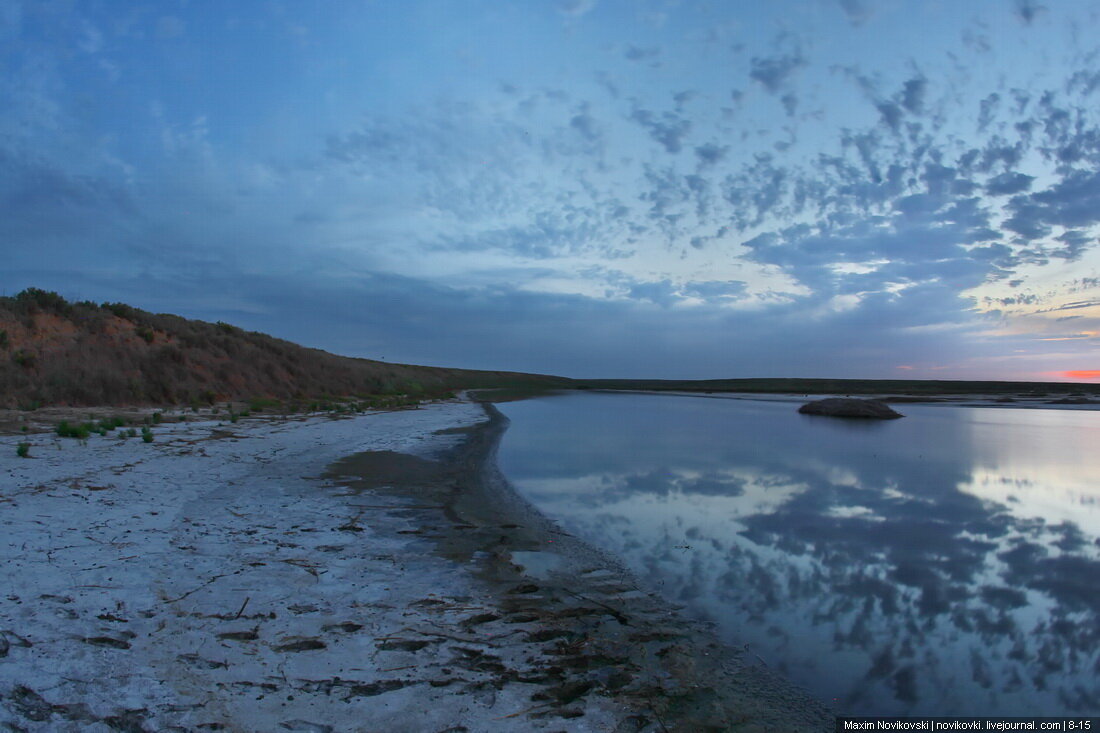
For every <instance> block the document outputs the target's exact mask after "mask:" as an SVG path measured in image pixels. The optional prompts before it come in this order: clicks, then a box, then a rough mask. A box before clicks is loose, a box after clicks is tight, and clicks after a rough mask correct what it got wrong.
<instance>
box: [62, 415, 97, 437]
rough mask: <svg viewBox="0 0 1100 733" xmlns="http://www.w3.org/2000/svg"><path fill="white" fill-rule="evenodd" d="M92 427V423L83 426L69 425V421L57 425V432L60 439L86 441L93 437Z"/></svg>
mask: <svg viewBox="0 0 1100 733" xmlns="http://www.w3.org/2000/svg"><path fill="white" fill-rule="evenodd" d="M91 429H92V425H91V424H90V423H84V424H81V425H69V424H68V420H62V422H61V423H59V424H58V425H57V427H56V428H55V431H56V433H57V436H58V437H61V438H76V439H78V440H85V439H87V438H88V436H89V435H91Z"/></svg>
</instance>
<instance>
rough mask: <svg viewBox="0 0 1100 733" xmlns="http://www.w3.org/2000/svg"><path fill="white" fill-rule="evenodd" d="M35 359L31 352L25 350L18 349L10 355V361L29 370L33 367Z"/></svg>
mask: <svg viewBox="0 0 1100 733" xmlns="http://www.w3.org/2000/svg"><path fill="white" fill-rule="evenodd" d="M36 359H37V357H36V356H35V353H34V352H33V351H28V350H27V349H19V350H18V351H16V352H15V353H14V354H12V355H11V360H12V361H14V362H15V363H16V364H18V365H19V366H21V367H24V368H30V367H32V366H34V362H35V360H36Z"/></svg>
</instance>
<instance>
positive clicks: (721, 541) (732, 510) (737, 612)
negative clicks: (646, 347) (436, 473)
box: [501, 395, 1100, 715]
mask: <svg viewBox="0 0 1100 733" xmlns="http://www.w3.org/2000/svg"><path fill="white" fill-rule="evenodd" d="M505 412H506V413H507V414H508V415H509V416H510V417H512V419H513V425H512V427H511V428H510V429H509V432H508V433H507V434H506V436H505V439H504V444H503V446H502V450H501V463H502V467H503V469H504V471H505V473H506V474H507V475H508V476H509V477H510V478H511V479H512V480H513V482H514V483H515V484H516V485H517V486H518V487H519V489H520V491H521V492H522V493H524V494H525V495H526V496H528V497H529V498H530V499H531V500H532V501H533V502H534V503H535V504H536V505H537V506H539V507H540V508H541V509H543V510H544V511H545V512H547V513H548V514H549V515H550V516H553V517H555V518H557V519H558V520H559V521H561V522H562V523H563V524H564V525H565V526H566V527H567V528H568V529H570V530H571V531H573V532H575V533H577V534H579V535H580V536H582V537H585V538H587V539H589V540H591V541H593V542H595V543H597V544H599V545H602V546H604V547H606V548H608V549H610V550H612V551H614V552H617V553H619V554H620V556H622V557H623V558H624V559H625V560H626V561H627V562H628V563H629V564H630V565H631V567H633V568H634V569H635V570H636V571H637V572H638V573H639V576H640V577H642V578H645V579H649V580H650V581H651V582H653V583H654V584H655V585H657V586H659V588H660V590H662V592H664V593H665V594H666V595H667V596H668V597H670V598H672V599H674V600H676V601H679V602H682V603H684V604H685V605H687V606H688V608H689V609H690V611H691V612H692V613H694V614H695V615H698V616H700V617H703V618H706V619H709V620H712V621H714V622H716V623H717V624H718V627H719V629H720V631H721V633H723V634H724V635H725V636H726V638H727V639H729V640H730V641H732V642H735V643H737V644H744V643H746V642H747V643H748V644H749V648H750V649H751V650H752V651H754V652H756V653H757V654H759V655H760V657H761V658H763V659H764V660H766V662H767V663H768V664H769V665H772V666H775V667H778V668H780V669H782V670H783V671H784V672H785V673H787V674H788V675H789V676H791V677H792V678H793V679H795V680H796V681H798V682H800V683H802V684H804V685H806V686H808V687H809V688H811V689H812V690H813V691H814V692H815V693H816V694H818V695H819V696H821V697H823V698H826V699H827V700H832V699H835V701H836V704H837V705H838V707H839V708H840V709H842V710H846V711H851V712H854V713H865V714H874V713H878V714H899V713H906V712H910V713H921V714H931V713H940V714H973V715H978V714H1000V715H1009V714H1013V713H1016V714H1027V715H1035V714H1040V713H1046V714H1052V715H1053V714H1060V713H1077V714H1085V713H1096V712H1097V711H1098V710H1100V684H1098V683H1097V681H1096V671H1098V669H1100V656H1098V644H1097V641H1098V631H1100V628H1098V619H1100V593H1097V592H1096V587H1097V581H1098V580H1100V562H1098V554H1100V553H1098V545H1097V541H1098V540H1097V538H1098V529H1100V521H1098V518H1100V507H1098V505H1097V498H1098V497H1100V487H1097V486H1096V484H1094V483H1090V480H1089V478H1088V477H1089V476H1098V475H1100V459H1098V458H1091V457H1090V456H1091V455H1092V454H1091V453H1090V452H1089V449H1090V446H1091V445H1095V442H1096V438H1097V437H1100V413H1082V412H1067V411H1059V412H1055V411H1025V410H1002V409H974V408H956V407H942V406H916V405H913V406H906V412H907V413H908V414H909V417H908V418H907V419H906V420H902V421H896V422H893V423H889V424H880V423H875V424H866V423H862V424H856V425H855V426H853V424H851V423H846V422H841V421H836V420H830V419H828V418H812V417H806V416H801V415H798V414H796V413H795V412H794V410H793V409H792V407H791V405H790V404H785V403H765V402H740V401H730V400H705V399H691V398H676V397H664V396H662V397H655V396H639V395H577V396H567V397H561V398H551V399H547V400H535V401H530V402H524V403H515V404H509V405H505Z"/></svg>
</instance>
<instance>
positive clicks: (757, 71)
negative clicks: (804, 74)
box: [749, 53, 806, 94]
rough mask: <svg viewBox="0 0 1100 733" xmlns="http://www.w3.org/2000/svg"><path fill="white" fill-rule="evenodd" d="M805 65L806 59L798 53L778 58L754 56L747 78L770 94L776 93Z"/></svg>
mask: <svg viewBox="0 0 1100 733" xmlns="http://www.w3.org/2000/svg"><path fill="white" fill-rule="evenodd" d="M805 65H806V59H805V58H803V56H802V54H800V53H793V54H783V55H779V56H754V57H753V58H752V61H751V66H750V69H749V78H750V79H752V80H753V81H756V82H759V83H760V84H761V85H763V87H764V88H765V89H767V90H768V91H769V92H770V93H772V94H776V93H778V92H779V91H780V90H781V89H782V88H783V87H784V86H786V84H787V82H788V81H789V80H790V78H791V76H792V75H793V74H794V72H796V71H797V70H798V69H800V68H802V67H803V66H805Z"/></svg>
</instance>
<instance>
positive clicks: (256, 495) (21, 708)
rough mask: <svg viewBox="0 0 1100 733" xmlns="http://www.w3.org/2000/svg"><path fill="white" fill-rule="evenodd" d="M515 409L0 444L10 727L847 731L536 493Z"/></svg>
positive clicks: (1, 687) (206, 426)
mask: <svg viewBox="0 0 1100 733" xmlns="http://www.w3.org/2000/svg"><path fill="white" fill-rule="evenodd" d="M494 413H495V414H494ZM506 422H507V419H506V418H504V417H503V416H501V415H500V414H499V412H497V411H496V410H495V408H493V407H492V406H489V405H486V406H480V405H476V404H472V403H470V402H458V401H452V402H446V403H437V404H433V405H428V406H425V407H423V408H421V409H417V410H399V411H394V412H377V413H368V414H366V415H359V416H354V417H351V416H339V417H334V416H316V415H314V416H306V417H296V418H289V419H285V418H266V417H265V418H253V419H250V420H244V421H241V422H240V423H237V424H228V425H227V424H224V423H221V424H219V423H216V422H214V421H209V420H207V421H193V422H187V423H168V424H164V425H161V426H159V427H158V429H157V434H156V439H155V442H153V443H151V444H142V443H141V441H134V440H129V441H127V440H119V439H117V438H116V437H115V436H112V437H105V438H104V437H99V436H92V437H91V438H90V439H89V440H88V441H85V442H80V441H76V440H60V439H58V438H56V437H54V436H51V435H49V434H43V433H36V434H30V435H23V436H6V437H3V438H0V449H2V451H3V455H0V471H2V472H3V473H4V474H5V475H6V477H7V480H6V482H5V483H6V485H5V488H4V489H3V491H2V493H0V505H3V511H4V514H3V515H2V517H0V521H2V523H3V530H4V534H5V535H6V538H5V540H0V542H2V543H3V544H0V547H2V548H3V552H4V559H5V563H4V565H3V571H2V573H0V584H2V585H3V586H4V587H3V589H2V591H3V592H2V593H0V657H3V658H2V659H0V724H9V725H11V726H16V728H15V729H22V730H88V729H102V730H110V729H114V730H129V731H141V730H165V729H172V728H173V727H176V729H185V730H190V729H196V728H211V729H217V728H218V726H221V727H222V728H223V729H230V730H242V729H243V730H292V731H307V732H312V733H325V732H326V731H340V730H356V729H362V728H363V727H364V726H366V727H367V729H382V728H384V729H387V730H394V731H406V730H407V731H444V730H447V731H452V733H458V732H459V731H463V730H467V731H470V730H476V731H481V730H502V731H504V730H541V729H545V730H561V729H562V728H567V729H569V730H571V731H584V730H593V731H596V730H614V731H642V732H646V731H661V730H685V731H686V730H739V729H743V730H753V729H756V730H761V729H767V730H813V729H820V730H831V727H832V723H831V718H829V716H828V714H827V713H826V712H825V711H824V709H823V708H822V707H821V706H820V705H819V704H818V703H816V702H815V701H813V700H812V699H811V698H809V696H808V695H807V694H806V693H804V692H801V691H799V690H796V689H795V688H793V687H791V686H790V685H788V684H786V683H785V682H783V681H782V680H780V679H778V678H777V677H774V676H773V675H772V674H771V673H770V672H768V671H767V670H764V669H762V668H760V667H759V666H757V665H755V664H754V663H753V662H754V660H751V659H745V658H744V655H741V656H738V655H737V654H733V655H731V656H727V652H724V651H723V650H722V649H720V648H719V647H718V645H717V643H716V642H715V641H714V640H713V637H710V636H708V634H707V632H706V630H705V629H702V628H701V627H699V626H698V625H697V624H694V623H693V622H689V621H686V620H684V619H681V618H679V617H677V616H676V615H674V614H672V613H671V612H670V607H669V606H668V605H667V604H665V603H664V602H662V601H660V600H659V599H658V598H656V597H655V596H652V595H649V594H647V593H645V592H642V591H640V590H638V589H637V587H636V586H635V584H634V582H633V579H631V578H630V577H629V576H628V575H627V574H626V573H625V572H624V571H623V570H622V569H621V567H619V566H618V564H617V563H615V562H614V560H613V559H611V558H609V557H607V556H605V555H601V554H600V553H599V552H597V551H595V550H593V549H592V548H589V547H587V546H585V545H583V544H582V543H580V542H579V541H578V540H575V539H574V538H571V537H570V536H568V535H565V534H562V533H561V532H560V530H557V529H556V528H555V525H553V523H552V522H550V521H549V520H548V519H546V518H545V517H542V515H540V514H538V513H537V512H536V511H535V510H534V509H533V508H531V507H530V506H529V505H526V503H525V502H524V500H523V499H522V498H521V497H519V495H518V494H516V493H515V492H514V490H513V489H512V488H511V487H510V486H509V485H508V484H507V482H506V480H505V479H504V477H503V476H501V475H500V472H499V470H498V469H497V467H496V464H495V461H494V456H495V451H496V448H497V445H498V444H499V439H500V435H501V434H502V433H503V431H504V429H505V428H506ZM22 440H28V441H31V442H32V443H33V445H32V449H31V458H30V459H25V458H17V457H16V451H15V446H16V444H17V443H18V442H20V441H22ZM338 476H340V477H341V478H337V477H338ZM521 566H522V568H521Z"/></svg>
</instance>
